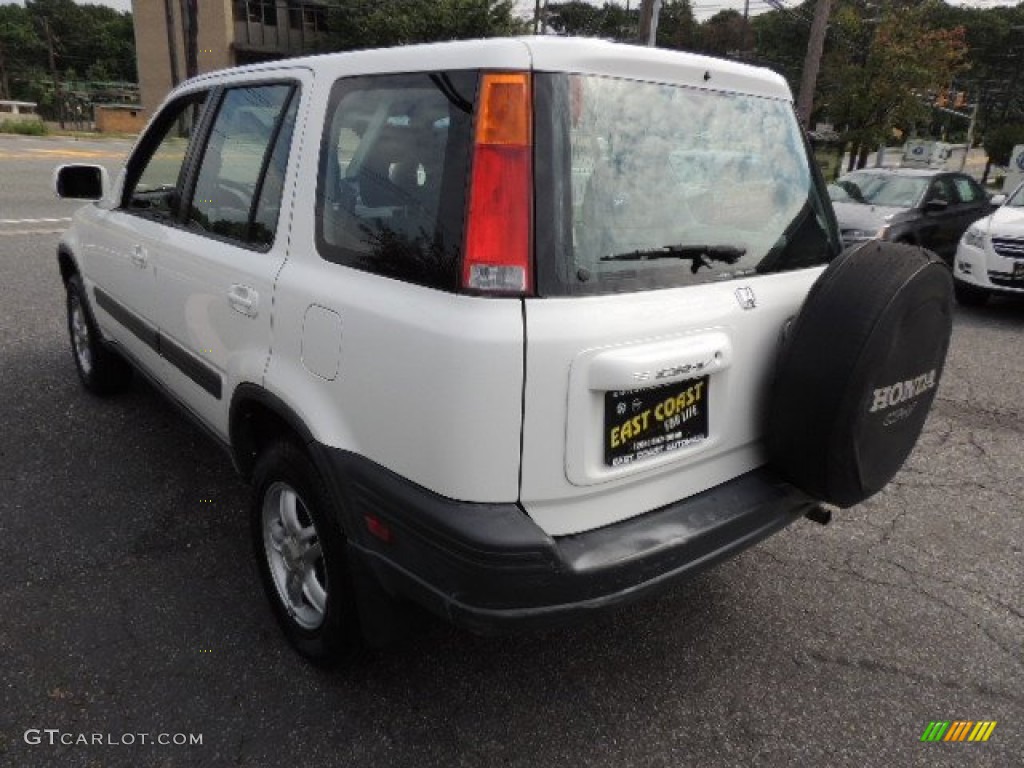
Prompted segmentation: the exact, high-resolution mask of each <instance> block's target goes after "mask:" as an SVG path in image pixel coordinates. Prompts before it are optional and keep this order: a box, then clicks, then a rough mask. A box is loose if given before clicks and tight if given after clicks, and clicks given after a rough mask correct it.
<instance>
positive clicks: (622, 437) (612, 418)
mask: <svg viewBox="0 0 1024 768" xmlns="http://www.w3.org/2000/svg"><path fill="white" fill-rule="evenodd" d="M709 383H710V382H709V377H707V376H702V377H701V378H699V379H687V380H686V381H676V382H673V383H671V384H665V385H663V386H660V387H650V388H647V389H630V390H623V391H616V392H606V393H605V395H604V461H605V464H607V465H608V466H610V467H618V466H622V465H623V464H630V463H632V462H634V461H641V460H643V459H647V458H651V457H653V456H659V455H661V454H664V453H669V452H671V451H678V450H679V449H681V448H686V447H687V446H691V445H695V444H696V443H699V442H701V441H703V440H706V439H707V436H708V387H709Z"/></svg>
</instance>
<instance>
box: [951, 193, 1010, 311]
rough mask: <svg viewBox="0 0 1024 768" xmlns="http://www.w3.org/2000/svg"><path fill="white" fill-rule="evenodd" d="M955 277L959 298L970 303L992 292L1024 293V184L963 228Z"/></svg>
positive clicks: (996, 199) (983, 301)
mask: <svg viewBox="0 0 1024 768" xmlns="http://www.w3.org/2000/svg"><path fill="white" fill-rule="evenodd" d="M997 201H998V196H997V197H996V198H993V202H997ZM953 278H954V287H955V291H956V299H957V301H958V302H959V303H961V304H964V305H967V306H978V305H981V304H984V303H985V302H986V301H988V297H989V296H991V295H992V294H998V293H1001V294H1005V295H1012V294H1016V295H1018V296H1024V184H1022V185H1021V186H1019V187H1017V189H1016V190H1014V192H1013V194H1011V195H1010V197H1009V198H1007V199H1006V200H1005V201H1004V202H1003V204H1002V205H1001V206H1000V207H999V208H997V209H996V211H995V212H994V213H992V214H991V215H989V216H986V217H985V218H984V219H980V220H979V221H976V222H975V223H974V224H972V225H971V226H970V227H968V229H967V231H966V232H964V235H963V237H962V238H960V244H959V246H958V247H957V250H956V260H955V261H954V264H953Z"/></svg>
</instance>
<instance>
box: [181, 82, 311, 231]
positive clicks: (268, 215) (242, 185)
mask: <svg viewBox="0 0 1024 768" xmlns="http://www.w3.org/2000/svg"><path fill="white" fill-rule="evenodd" d="M293 91H294V87H293V86H292V85H289V84H281V83H278V84H273V85H259V86H248V87H243V88H231V89H229V90H228V91H226V92H225V94H224V98H223V100H222V101H221V104H220V108H219V109H218V110H217V116H216V118H215V119H214V121H213V125H212V127H211V129H210V135H209V138H208V139H207V142H206V148H205V150H204V152H203V156H202V158H201V160H200V163H199V172H198V175H197V177H196V183H195V189H194V191H193V194H192V202H191V205H190V206H189V214H188V225H189V227H190V228H192V229H195V230H199V231H202V232H207V233H210V234H212V235H216V236H219V237H223V238H228V239H231V240H236V241H239V242H241V243H244V244H248V245H252V246H256V247H266V246H269V245H271V243H273V240H274V230H275V229H276V226H277V218H278V213H279V211H280V205H281V191H282V188H283V183H284V172H285V167H286V166H287V161H288V149H289V147H290V146H291V135H292V127H293V125H294V122H295V104H296V103H297V101H298V100H297V99H295V98H293ZM289 105H290V106H289Z"/></svg>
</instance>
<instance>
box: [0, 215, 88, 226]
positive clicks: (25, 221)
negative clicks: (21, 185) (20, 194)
mask: <svg viewBox="0 0 1024 768" xmlns="http://www.w3.org/2000/svg"><path fill="white" fill-rule="evenodd" d="M61 221H71V217H70V216H62V217H61V218H59V219H0V224H56V223H58V222H61Z"/></svg>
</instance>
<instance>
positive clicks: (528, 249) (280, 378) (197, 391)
mask: <svg viewBox="0 0 1024 768" xmlns="http://www.w3.org/2000/svg"><path fill="white" fill-rule="evenodd" d="M56 183H57V189H58V193H59V194H61V195H63V196H65V197H71V198H79V199H95V200H96V202H94V203H93V204H91V205H87V206H85V207H84V208H83V209H81V210H80V211H79V212H78V213H77V215H76V216H75V219H74V223H73V224H72V226H71V228H70V230H69V231H68V232H67V234H66V235H65V237H64V238H63V239H62V241H61V243H60V248H59V264H60V270H61V274H62V276H63V278H64V282H65V285H66V286H67V307H68V318H69V330H70V335H71V340H72V350H73V356H74V361H75V364H76V367H77V370H78V374H79V376H80V377H81V379H82V382H83V383H84V384H85V386H86V388H87V389H89V390H91V391H93V392H95V393H101V394H106V393H110V392H113V391H116V390H117V389H119V388H122V387H123V386H125V385H126V383H127V382H128V380H129V378H130V376H131V374H132V372H133V371H140V372H142V373H143V374H145V375H146V376H148V377H149V378H150V379H152V380H153V381H154V382H155V383H156V384H157V385H158V386H159V388H160V389H161V390H163V391H164V392H166V394H167V395H168V396H169V397H170V398H171V399H172V400H174V401H175V402H177V403H178V404H180V405H181V406H182V407H183V409H184V410H185V411H186V412H187V413H189V414H191V415H192V416H194V417H195V418H196V420H197V421H198V422H199V423H200V424H201V425H203V426H204V427H205V428H206V429H207V430H208V431H209V433H210V434H211V435H212V436H213V438H215V439H216V440H218V441H219V442H220V443H222V444H223V445H224V447H225V448H226V449H227V450H228V451H229V452H230V455H231V456H232V458H233V461H234V463H235V465H236V466H237V468H238V470H239V471H240V472H241V473H242V475H243V476H244V477H245V478H246V479H247V480H248V481H249V482H250V483H251V484H252V487H253V503H252V510H251V519H252V531H253V539H254V544H255V550H256V554H257V557H258V560H259V563H260V568H261V572H262V575H263V580H264V582H265V584H264V586H265V588H266V591H267V594H268V596H269V598H270V601H271V603H272V605H273V607H274V611H275V613H276V615H277V618H278V619H279V621H280V623H281V625H282V626H283V627H284V629H285V632H286V633H287V635H288V637H289V638H290V640H291V641H292V642H293V643H294V644H295V646H296V647H297V648H298V649H299V650H300V651H301V652H302V653H304V654H306V655H307V656H309V657H310V658H312V659H314V660H316V661H320V662H326V661H332V660H337V659H338V658H341V657H343V656H344V655H345V652H346V651H348V650H350V649H351V648H353V647H354V646H355V644H356V640H357V639H358V637H359V636H360V634H361V635H362V636H364V637H365V636H370V637H371V638H373V639H379V638H380V637H382V636H383V635H384V634H386V630H387V628H388V627H389V626H390V622H389V619H390V618H391V617H393V616H394V609H395V606H396V604H397V603H398V602H399V599H410V600H414V601H417V602H419V603H421V604H423V605H425V606H427V607H428V608H430V609H432V610H433V611H435V612H436V613H438V614H440V615H442V616H445V617H448V618H450V619H451V620H453V621H455V622H457V623H459V624H461V625H463V626H467V627H470V628H473V629H477V630H481V631H484V630H493V629H500V628H503V627H507V626H514V625H535V624H543V623H547V622H552V621H560V620H563V619H566V618H571V617H574V616H578V615H582V614H587V613H590V612H592V611H593V610H594V609H599V608H604V607H607V606H612V605H615V604H619V603H623V602H625V601H628V600H631V599H634V598H638V597H640V596H643V595H647V594H650V593H653V592H656V591H657V590H660V589H662V588H664V587H665V586H666V585H668V584H671V583H673V582H674V581H676V580H677V579H678V578H679V577H683V576H685V575H687V574H690V573H692V572H694V571H695V570H697V569H699V568H702V567H705V566H707V565H709V564H711V563H714V562H716V561H718V560H720V559H722V558H724V557H727V556H729V555H732V554H735V553H737V552H739V551H740V550H742V549H743V548H745V547H747V546H749V545H752V544H754V543H756V542H757V541H759V540H761V539H762V538H764V537H765V536H768V535H769V534H771V533H773V532H775V531H778V530H780V529H781V528H783V527H784V526H786V525H787V524H789V523H790V522H792V521H794V520H796V519H798V518H800V517H801V516H804V515H810V516H811V517H812V518H814V519H818V520H822V521H824V520H825V519H827V516H828V514H829V511H830V510H829V509H828V508H823V507H822V503H823V502H827V503H829V504H832V505H837V506H849V505H851V504H855V503H857V502H858V501H860V500H862V499H864V498H866V497H867V496H869V495H870V494H872V493H874V492H876V491H878V490H879V489H880V488H881V487H882V486H884V485H885V483H886V482H888V480H889V478H890V477H891V476H892V475H893V473H894V472H895V471H896V470H897V469H898V468H899V466H900V464H901V463H902V462H903V460H904V459H905V458H906V456H907V454H908V453H909V451H910V450H911V448H912V447H913V445H914V442H915V440H916V438H917V436H918V433H919V432H920V430H921V427H922V425H923V422H924V419H925V416H926V414H927V411H928V407H929V405H930V403H931V399H932V397H934V394H935V386H936V383H937V381H938V376H939V375H940V373H941V369H942V364H943V360H944V357H945V352H946V347H947V343H948V339H949V330H950V294H951V287H950V279H949V275H948V271H947V270H946V269H945V268H944V267H943V266H942V265H941V264H940V263H938V262H937V261H936V260H935V259H934V258H933V257H932V256H931V255H930V254H928V253H926V252H924V251H922V250H920V249H916V248H911V247H909V246H899V245H892V244H879V243H870V244H867V245H864V246H862V247H860V248H858V249H855V250H852V251H849V252H846V253H843V254H840V242H839V236H838V231H837V227H836V223H835V218H834V215H833V213H832V209H831V207H830V204H829V200H828V197H827V195H826V194H825V191H824V186H823V184H822V181H821V179H820V177H819V174H818V172H817V170H816V167H815V164H814V163H813V162H812V159H811V157H810V156H809V153H808V150H807V146H806V142H805V140H804V135H803V132H802V130H801V128H800V126H799V124H798V122H797V119H796V117H795V114H794V110H793V105H792V99H791V94H790V91H789V88H788V87H787V85H786V83H785V81H784V80H783V79H782V78H781V77H780V76H778V75H776V74H773V73H771V72H768V71H766V70H761V69H756V68H752V67H749V66H745V65H742V64H738V63H735V62H728V61H718V60H714V59H709V58H704V57H700V56H695V55H690V54H684V53H678V52H669V51H664V50H657V49H652V48H639V47H632V46H623V45H615V44H610V43H605V42H597V41H592V40H566V39H551V38H525V39H502V40H486V41H472V42H459V43H447V44H440V45H430V46H413V47H406V48H398V49H393V50H375V51H363V52H356V53H345V54H336V55H329V56H321V57H314V58H307V59H295V60H290V61H277V62H271V63H266V64H260V65H255V66H249V67H244V68H238V69H233V70H228V71H223V72H216V73H212V74H209V75H204V76H201V77H198V78H195V79H193V80H190V81H188V82H187V83H184V84H183V85H181V86H180V87H178V88H177V89H175V90H174V91H173V92H172V93H171V94H170V95H169V96H168V98H167V100H166V102H165V103H164V105H163V106H162V107H161V108H160V110H159V111H158V112H157V113H156V114H155V116H154V117H153V119H152V121H151V122H150V124H149V126H148V127H147V129H146V130H145V132H144V133H143V134H142V136H141V137H140V138H139V140H138V142H137V144H136V146H135V148H134V149H133V151H132V152H131V155H130V156H129V158H128V160H127V163H126V166H125V168H124V170H123V171H122V172H121V173H120V175H119V176H118V177H117V179H116V180H115V181H114V182H113V183H112V184H108V183H107V180H106V178H105V176H104V174H103V173H102V170H101V169H99V168H97V167H95V166H65V167H63V168H61V169H58V172H57V174H56ZM826 265H828V266H827V267H826Z"/></svg>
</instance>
